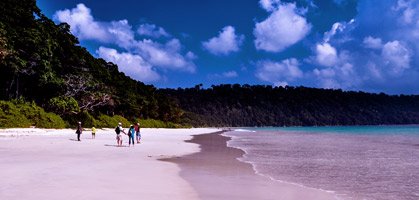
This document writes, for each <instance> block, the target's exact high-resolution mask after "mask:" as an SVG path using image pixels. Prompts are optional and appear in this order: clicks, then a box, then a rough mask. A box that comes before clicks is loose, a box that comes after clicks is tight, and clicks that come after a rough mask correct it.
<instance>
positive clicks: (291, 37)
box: [253, 1, 311, 52]
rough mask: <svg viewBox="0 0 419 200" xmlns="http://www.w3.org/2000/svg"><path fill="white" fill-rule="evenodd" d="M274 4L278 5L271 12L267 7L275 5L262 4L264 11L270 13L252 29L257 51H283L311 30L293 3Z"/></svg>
mask: <svg viewBox="0 0 419 200" xmlns="http://www.w3.org/2000/svg"><path fill="white" fill-rule="evenodd" d="M260 2H265V1H260ZM268 2H276V1H268ZM276 4H278V5H277V8H276V9H273V10H271V9H270V7H269V6H268V5H270V6H274V5H275V4H266V5H265V4H263V5H265V6H267V7H266V8H265V9H266V10H268V11H272V13H271V14H270V15H269V17H268V18H267V19H265V20H264V21H261V22H258V23H256V25H255V28H254V29H253V34H254V36H255V41H254V43H255V46H256V49H258V50H264V51H268V52H280V51H283V50H284V49H285V48H287V47H289V46H291V45H293V44H295V43H297V42H298V41H300V40H302V39H303V38H304V37H305V36H306V35H307V34H308V33H309V32H310V30H311V24H309V23H308V22H307V20H306V18H304V17H303V16H302V15H300V12H299V10H298V9H297V7H296V5H295V3H279V2H277V3H276ZM261 5H262V3H261ZM262 7H263V6H262Z"/></svg>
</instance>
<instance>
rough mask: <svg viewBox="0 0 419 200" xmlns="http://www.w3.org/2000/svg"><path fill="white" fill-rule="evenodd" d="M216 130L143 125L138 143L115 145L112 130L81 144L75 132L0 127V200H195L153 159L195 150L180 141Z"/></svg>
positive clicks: (173, 168)
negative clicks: (133, 145) (149, 127)
mask: <svg viewBox="0 0 419 200" xmlns="http://www.w3.org/2000/svg"><path fill="white" fill-rule="evenodd" d="M215 131H217V130H216V129H143V130H142V136H143V143H142V144H139V145H135V147H116V146H115V145H116V141H115V133H114V131H113V129H108V130H99V131H98V133H96V139H94V140H93V139H90V138H91V132H90V131H85V132H84V134H82V141H81V142H79V141H76V140H75V138H76V134H75V133H74V132H75V131H74V130H42V129H6V130H0V199H1V200H9V199H10V200H12V199H13V200H25V199H54V200H56V199H64V200H65V199H71V200H76V199H77V200H80V199H86V200H87V199H89V200H94V199H98V200H99V199H100V200H104V199H127V200H129V199H151V200H152V199H186V200H188V199H198V197H197V194H196V192H195V191H194V190H193V188H192V187H191V186H190V184H189V183H188V182H186V181H185V180H184V179H182V178H181V177H179V176H178V174H179V171H180V169H179V167H178V166H177V165H176V164H173V163H169V162H162V161H159V160H157V159H159V158H165V157H176V156H181V155H185V154H190V153H193V152H197V151H199V146H198V145H197V144H192V143H185V142H184V140H187V139H191V138H192V137H191V135H193V134H202V133H210V132H215ZM11 135H12V136H11ZM24 135H31V136H24ZM123 139H124V142H123V144H124V145H125V146H128V144H127V143H128V138H127V136H124V137H123Z"/></svg>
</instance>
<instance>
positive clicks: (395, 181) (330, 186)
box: [224, 125, 419, 200]
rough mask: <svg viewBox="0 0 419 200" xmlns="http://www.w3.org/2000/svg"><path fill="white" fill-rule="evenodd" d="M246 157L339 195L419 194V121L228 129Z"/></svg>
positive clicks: (267, 171)
mask: <svg viewBox="0 0 419 200" xmlns="http://www.w3.org/2000/svg"><path fill="white" fill-rule="evenodd" d="M224 135H226V136H229V137H231V138H232V139H231V140H230V141H229V142H228V146H230V147H234V148H238V149H242V150H243V151H244V152H245V155H244V156H243V157H242V158H239V160H240V161H243V162H247V163H250V164H252V165H253V168H254V170H255V172H256V173H257V174H259V175H262V176H266V177H268V178H270V179H272V180H274V181H281V182H286V183H290V184H295V185H299V186H301V187H307V188H314V189H320V190H324V191H326V192H331V193H334V194H335V196H336V198H337V199H377V200H378V199H379V200H387V199H391V200H394V199H396V200H402V199H407V200H418V199H419V125H403V126H336V127H265V128H239V129H235V131H231V132H226V133H225V134H224Z"/></svg>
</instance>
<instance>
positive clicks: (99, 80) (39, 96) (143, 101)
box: [0, 0, 182, 126]
mask: <svg viewBox="0 0 419 200" xmlns="http://www.w3.org/2000/svg"><path fill="white" fill-rule="evenodd" d="M0 13H1V15H0V88H1V90H0V100H6V101H10V100H13V99H20V100H21V99H23V100H24V101H27V102H35V103H36V105H39V106H40V107H42V108H43V109H45V110H46V111H48V112H53V113H55V114H57V115H59V116H61V117H62V118H63V119H64V120H65V121H66V122H68V124H69V125H70V124H74V123H75V122H76V121H78V120H80V119H92V118H98V117H99V116H101V115H106V116H114V115H119V116H122V117H124V118H127V119H129V120H130V121H135V120H137V119H139V118H141V119H156V120H161V121H164V122H175V123H176V122H179V121H180V117H181V115H182V111H181V109H180V108H179V107H178V106H177V105H175V104H173V101H171V100H170V99H168V98H167V97H166V96H165V95H162V94H160V93H157V92H156V91H157V88H156V87H154V86H153V85H146V84H144V83H142V82H139V81H135V80H133V79H131V78H129V77H128V76H126V75H125V74H124V73H122V72H120V71H119V70H118V66H116V65H115V64H113V63H109V62H106V61H105V60H103V59H100V58H95V57H93V56H92V55H91V54H90V53H89V52H88V51H87V50H86V49H85V48H84V47H82V46H80V44H79V41H78V39H77V38H76V37H75V36H74V35H72V34H71V33H70V26H69V25H68V24H66V23H61V24H58V25H57V24H55V23H54V22H53V21H52V20H50V19H48V18H47V17H46V16H45V15H43V14H42V13H41V11H40V9H39V8H38V7H37V5H36V1H35V0H21V1H14V0H2V1H0ZM4 105H6V104H4ZM7 110H8V109H6V107H5V106H3V107H2V112H3V113H4V115H6V114H7V112H8V111H7ZM90 121H92V120H90ZM88 123H90V124H92V122H88ZM3 124H4V123H3ZM90 124H89V125H90ZM0 126H1V125H0Z"/></svg>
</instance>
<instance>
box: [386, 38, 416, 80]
mask: <svg viewBox="0 0 419 200" xmlns="http://www.w3.org/2000/svg"><path fill="white" fill-rule="evenodd" d="M382 56H383V58H384V61H385V64H387V65H388V66H390V69H391V70H392V72H393V74H394V75H396V76H398V75H400V74H401V73H403V71H404V70H406V69H409V68H410V53H409V50H408V49H407V48H406V47H405V46H404V45H402V44H401V43H400V42H399V41H397V40H396V41H392V42H387V43H386V44H385V45H384V46H383V51H382Z"/></svg>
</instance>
